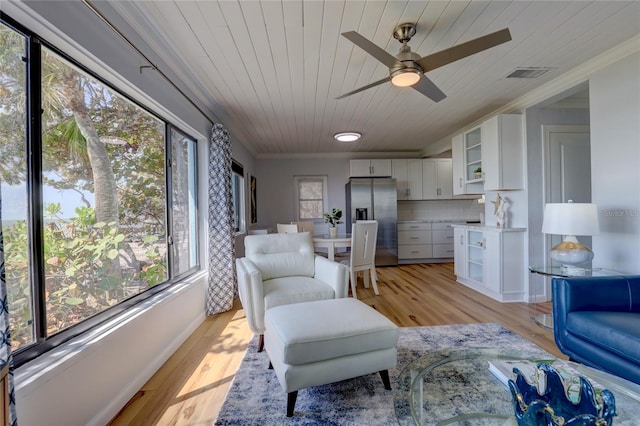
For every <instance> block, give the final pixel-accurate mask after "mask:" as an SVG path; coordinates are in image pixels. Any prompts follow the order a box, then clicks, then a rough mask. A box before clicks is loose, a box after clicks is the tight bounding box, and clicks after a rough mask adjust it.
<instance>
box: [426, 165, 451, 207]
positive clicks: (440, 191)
mask: <svg viewBox="0 0 640 426" xmlns="http://www.w3.org/2000/svg"><path fill="white" fill-rule="evenodd" d="M451 198H453V177H452V160H451V159H450V158H425V159H423V160H422V199H423V200H437V199H451Z"/></svg>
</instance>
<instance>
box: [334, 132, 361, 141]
mask: <svg viewBox="0 0 640 426" xmlns="http://www.w3.org/2000/svg"><path fill="white" fill-rule="evenodd" d="M361 136H362V133H358V132H340V133H336V134H335V135H333V138H334V139H335V140H337V141H338V142H355V141H357V140H358V139H360V137H361Z"/></svg>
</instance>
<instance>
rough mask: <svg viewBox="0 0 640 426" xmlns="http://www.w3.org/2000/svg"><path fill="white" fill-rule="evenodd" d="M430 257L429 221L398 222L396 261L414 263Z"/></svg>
mask: <svg viewBox="0 0 640 426" xmlns="http://www.w3.org/2000/svg"><path fill="white" fill-rule="evenodd" d="M431 257H432V246H431V223H429V222H407V223H398V262H399V263H414V262H415V261H416V260H417V259H428V258H431Z"/></svg>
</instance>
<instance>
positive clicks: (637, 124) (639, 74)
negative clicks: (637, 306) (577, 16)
mask: <svg viewBox="0 0 640 426" xmlns="http://www.w3.org/2000/svg"><path fill="white" fill-rule="evenodd" d="M589 88H590V108H591V176H592V182H591V187H592V201H593V202H594V203H596V204H597V205H598V210H599V212H600V215H599V218H600V235H596V236H594V237H593V252H594V253H595V258H594V260H593V262H594V266H602V267H606V268H608V269H613V270H616V271H619V272H625V273H633V274H640V53H638V52H636V53H634V54H632V55H629V56H628V57H626V58H624V59H622V60H620V61H618V62H616V63H614V64H612V65H611V66H609V67H607V68H605V69H602V70H600V71H598V72H596V73H594V74H593V76H592V77H591V78H590V79H589Z"/></svg>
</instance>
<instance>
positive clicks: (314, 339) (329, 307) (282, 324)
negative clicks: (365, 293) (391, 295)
mask: <svg viewBox="0 0 640 426" xmlns="http://www.w3.org/2000/svg"><path fill="white" fill-rule="evenodd" d="M265 327H266V329H267V331H266V332H265V340H267V339H269V338H271V339H272V340H275V341H271V342H270V347H271V348H272V352H275V353H269V356H270V357H274V356H275V357H276V359H279V360H282V361H283V362H284V363H285V364H290V365H303V364H308V363H313V362H318V361H324V360H328V359H333V358H339V357H343V356H348V355H355V354H360V353H367V352H372V351H377V350H383V349H388V348H394V349H395V347H396V345H397V343H398V327H397V326H396V325H395V324H394V323H393V322H391V321H390V320H389V319H388V318H387V317H385V316H384V315H382V314H380V313H379V312H378V311H376V310H375V309H373V308H372V307H370V306H369V305H367V304H365V303H362V302H360V301H359V300H357V299H353V298H343V299H333V300H322V301H318V302H309V303H298V304H295V305H286V306H279V307H276V308H273V309H270V310H269V311H267V312H266V314H265ZM272 359H273V358H272Z"/></svg>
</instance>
